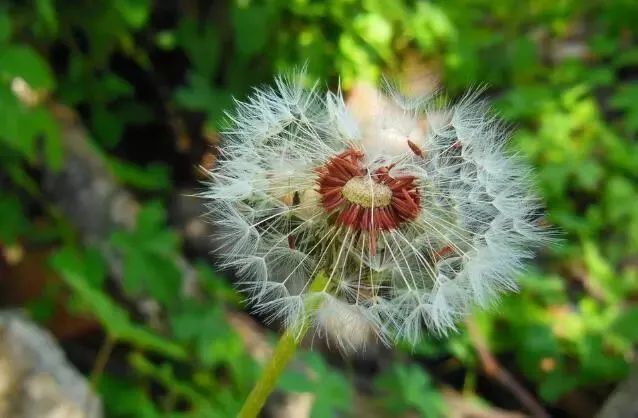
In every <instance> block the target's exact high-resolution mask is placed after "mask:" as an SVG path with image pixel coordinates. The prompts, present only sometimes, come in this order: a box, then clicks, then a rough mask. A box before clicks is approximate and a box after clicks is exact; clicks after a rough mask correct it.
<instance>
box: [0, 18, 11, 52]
mask: <svg viewBox="0 0 638 418" xmlns="http://www.w3.org/2000/svg"><path fill="white" fill-rule="evenodd" d="M10 38H11V19H9V15H8V14H7V13H6V12H2V11H0V44H4V43H5V42H7V41H8V40H9V39H10Z"/></svg>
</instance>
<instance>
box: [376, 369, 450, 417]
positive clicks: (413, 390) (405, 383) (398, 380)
mask: <svg viewBox="0 0 638 418" xmlns="http://www.w3.org/2000/svg"><path fill="white" fill-rule="evenodd" d="M375 387H376V388H377V390H379V391H381V392H382V393H383V394H384V396H383V398H382V399H383V400H382V404H383V405H384V407H385V408H386V409H387V410H388V412H390V413H392V414H403V413H405V412H408V411H409V410H414V411H416V412H418V413H419V414H420V416H422V417H425V418H437V417H442V416H444V410H445V408H444V406H445V402H444V401H443V398H442V397H441V395H440V394H439V393H438V391H437V390H436V389H435V388H434V387H433V386H432V383H431V381H430V377H429V375H428V374H427V373H426V372H425V370H423V369H422V368H421V367H419V366H417V365H416V364H409V365H403V364H393V365H392V366H391V368H390V369H388V370H387V371H385V372H384V373H383V374H381V375H379V376H378V377H377V378H376V379H375Z"/></svg>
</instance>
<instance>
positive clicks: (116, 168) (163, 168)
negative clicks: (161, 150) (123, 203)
mask: <svg viewBox="0 0 638 418" xmlns="http://www.w3.org/2000/svg"><path fill="white" fill-rule="evenodd" d="M108 165H109V168H110V169H111V171H112V172H113V174H114V175H115V177H117V179H118V180H120V181H121V182H122V183H123V184H125V185H127V186H132V187H135V188H137V189H140V190H148V191H166V190H169V189H170V188H171V177H170V172H169V168H168V166H167V165H166V164H161V163H151V164H148V165H147V166H146V167H140V166H138V165H136V164H132V163H129V162H127V161H123V160H118V159H116V158H109V159H108Z"/></svg>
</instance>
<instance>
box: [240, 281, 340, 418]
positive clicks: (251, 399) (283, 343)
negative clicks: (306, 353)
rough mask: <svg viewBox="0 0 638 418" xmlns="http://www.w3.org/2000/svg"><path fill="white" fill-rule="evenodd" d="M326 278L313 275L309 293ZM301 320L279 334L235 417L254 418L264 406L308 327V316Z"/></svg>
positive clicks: (312, 307) (309, 306)
mask: <svg viewBox="0 0 638 418" xmlns="http://www.w3.org/2000/svg"><path fill="white" fill-rule="evenodd" d="M327 283H328V278H327V277H326V276H325V274H324V273H323V272H320V273H319V274H317V276H315V278H314V279H313V281H312V283H311V284H310V289H309V293H310V294H312V293H316V292H321V291H322V290H323V289H324V287H325V286H326V284H327ZM312 303H315V302H314V301H313V302H310V303H307V304H306V311H312V310H313V309H314V308H316V306H312V305H311V304H312ZM300 320H301V321H302V322H301V324H300V325H299V327H295V329H294V330H292V329H289V330H287V331H286V332H284V334H283V335H282V336H281V338H280V339H279V342H278V343H277V345H276V346H275V349H274V351H273V354H272V357H271V358H270V360H269V361H268V363H267V364H266V366H265V367H264V369H263V371H262V373H261V376H260V377H259V380H257V383H255V386H254V387H253V389H252V391H251V392H250V394H249V395H248V398H247V399H246V401H245V402H244V405H243V406H242V408H241V411H239V414H238V415H237V418H256V417H257V416H258V415H259V412H260V411H261V409H262V408H263V407H264V404H265V403H266V400H267V399H268V396H269V395H270V394H271V393H272V391H273V390H274V389H275V385H276V384H277V381H278V380H279V376H281V374H282V373H283V371H284V370H285V369H286V366H287V365H288V363H289V362H290V360H291V359H292V358H293V356H294V355H295V352H296V351H297V346H298V345H299V341H301V339H302V338H303V336H304V335H305V334H306V332H307V331H308V328H309V321H308V317H307V316H306V317H304V318H300Z"/></svg>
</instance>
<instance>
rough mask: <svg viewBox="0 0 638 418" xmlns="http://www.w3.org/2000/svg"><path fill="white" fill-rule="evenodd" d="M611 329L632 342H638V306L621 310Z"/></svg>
mask: <svg viewBox="0 0 638 418" xmlns="http://www.w3.org/2000/svg"><path fill="white" fill-rule="evenodd" d="M611 331H612V332H616V333H618V334H619V335H621V336H622V337H623V338H626V339H627V340H629V341H630V342H632V343H635V342H638V307H630V308H627V309H625V310H623V311H621V312H620V314H619V315H618V317H617V318H616V319H615V320H614V322H613V323H612V324H611Z"/></svg>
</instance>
